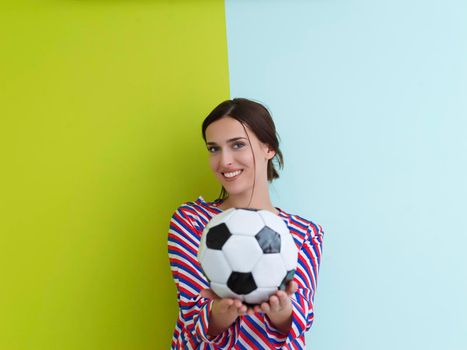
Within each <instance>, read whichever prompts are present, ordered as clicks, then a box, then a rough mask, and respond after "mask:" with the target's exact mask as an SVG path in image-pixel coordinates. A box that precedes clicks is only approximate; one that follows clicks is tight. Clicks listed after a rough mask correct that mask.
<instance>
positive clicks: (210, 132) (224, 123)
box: [205, 117, 275, 195]
mask: <svg viewBox="0 0 467 350" xmlns="http://www.w3.org/2000/svg"><path fill="white" fill-rule="evenodd" d="M245 129H246V131H247V133H248V136H249V138H250V141H251V145H250V143H249V142H248V136H247V134H246V133H245ZM245 129H244V128H243V126H242V124H241V123H240V122H239V121H237V120H236V119H233V118H231V117H223V118H221V119H219V120H216V121H215V122H213V123H211V124H210V125H209V126H208V127H207V128H206V132H205V136H206V146H207V148H208V151H209V164H210V166H211V169H212V171H213V172H214V174H215V175H216V177H217V179H218V180H219V182H220V183H221V184H222V185H223V186H224V188H225V190H226V191H227V192H228V193H229V195H236V194H242V193H244V192H246V191H248V193H249V191H250V190H251V188H252V186H253V179H254V176H255V163H254V160H253V154H252V152H253V153H254V155H255V159H256V183H258V182H259V181H267V163H268V160H269V159H271V158H273V157H274V155H275V152H274V151H273V150H269V147H268V146H267V145H265V144H263V143H261V142H260V141H259V140H258V138H257V137H256V135H255V134H254V133H253V132H252V131H251V130H250V129H248V127H247V126H245Z"/></svg>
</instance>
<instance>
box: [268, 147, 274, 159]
mask: <svg viewBox="0 0 467 350" xmlns="http://www.w3.org/2000/svg"><path fill="white" fill-rule="evenodd" d="M275 155H276V151H274V149H272V147H270V146H267V151H266V158H267V160H270V159H272V158H274V156H275Z"/></svg>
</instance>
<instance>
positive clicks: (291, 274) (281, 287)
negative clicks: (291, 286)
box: [278, 270, 295, 290]
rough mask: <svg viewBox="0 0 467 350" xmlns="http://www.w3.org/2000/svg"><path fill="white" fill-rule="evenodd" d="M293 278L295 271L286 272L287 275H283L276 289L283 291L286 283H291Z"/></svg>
mask: <svg viewBox="0 0 467 350" xmlns="http://www.w3.org/2000/svg"><path fill="white" fill-rule="evenodd" d="M294 276H295V270H290V271H287V274H286V275H285V277H284V279H283V280H282V282H281V285H280V286H279V288H278V289H280V290H285V289H286V288H287V283H289V282H290V281H292V280H293V277H294Z"/></svg>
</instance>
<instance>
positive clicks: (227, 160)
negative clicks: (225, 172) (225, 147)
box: [221, 151, 232, 167]
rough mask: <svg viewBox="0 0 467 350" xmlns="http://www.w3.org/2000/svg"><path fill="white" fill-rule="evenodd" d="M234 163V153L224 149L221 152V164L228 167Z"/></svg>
mask: <svg viewBox="0 0 467 350" xmlns="http://www.w3.org/2000/svg"><path fill="white" fill-rule="evenodd" d="M231 164H232V154H231V153H230V152H228V151H223V152H222V154H221V166H223V167H227V166H229V165H231Z"/></svg>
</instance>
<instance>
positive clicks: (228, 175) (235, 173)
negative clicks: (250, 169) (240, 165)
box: [222, 170, 243, 180]
mask: <svg viewBox="0 0 467 350" xmlns="http://www.w3.org/2000/svg"><path fill="white" fill-rule="evenodd" d="M242 172H243V170H237V171H232V172H230V173H222V176H224V178H226V179H227V180H232V179H235V178H236V177H238V176H239V175H240V174H241V173H242Z"/></svg>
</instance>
